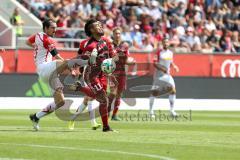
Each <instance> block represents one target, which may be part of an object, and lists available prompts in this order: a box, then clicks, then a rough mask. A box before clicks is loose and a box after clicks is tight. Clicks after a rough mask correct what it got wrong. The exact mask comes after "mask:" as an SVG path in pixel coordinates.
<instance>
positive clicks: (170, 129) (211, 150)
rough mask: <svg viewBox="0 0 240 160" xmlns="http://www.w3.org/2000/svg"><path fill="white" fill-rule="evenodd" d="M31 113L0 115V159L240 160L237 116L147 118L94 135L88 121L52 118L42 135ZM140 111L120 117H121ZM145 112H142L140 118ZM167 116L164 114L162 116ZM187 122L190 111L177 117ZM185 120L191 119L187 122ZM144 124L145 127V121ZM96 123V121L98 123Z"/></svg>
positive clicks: (47, 119)
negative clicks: (72, 126) (72, 124)
mask: <svg viewBox="0 0 240 160" xmlns="http://www.w3.org/2000/svg"><path fill="white" fill-rule="evenodd" d="M33 112H34V111H33V110H0V159H11V158H13V159H14V158H15V159H39V160H42V159H44V160H48V159H49V160H55V159H56V160H58V159H66V160H69V159H76V160H80V159H83V160H85V159H94V160H101V159H102V160H105V159H111V160H112V159H114V160H120V159H122V160H126V159H131V160H133V159H136V160H141V159H144V160H145V159H146V160H147V159H162V160H164V159H169V160H171V159H182V160H188V159H189V160H203V159H204V160H213V159H214V160H226V159H227V160H231V159H232V160H237V159H239V158H240V152H239V151H240V134H239V133H240V112H197V111H192V115H191V118H192V121H191V120H190V119H182V120H180V121H168V120H167V119H165V120H161V121H160V120H158V121H150V120H149V119H146V118H142V117H141V118H140V119H139V120H137V119H135V120H132V121H131V120H130V119H128V120H126V118H125V119H124V118H123V120H122V121H120V122H112V121H110V124H111V126H112V128H114V129H116V130H118V131H119V132H118V133H103V132H102V131H101V129H99V130H96V131H93V130H91V127H90V122H89V121H84V122H76V125H75V130H74V131H69V130H68V128H67V122H64V121H61V120H59V119H58V118H57V117H56V116H55V114H52V115H50V116H47V117H44V118H43V119H42V120H41V123H40V127H41V128H40V129H41V130H40V131H38V132H35V131H33V130H32V124H31V122H30V121H29V119H28V115H29V113H33ZM126 112H127V113H128V115H130V114H135V115H137V114H138V111H121V112H120V113H121V115H122V116H123V117H124V115H125V114H126ZM146 113H147V111H141V115H143V116H144V114H146ZM164 113H166V114H167V112H164ZM179 113H180V114H181V115H183V114H184V115H186V116H189V114H190V113H189V111H182V112H179ZM188 118H189V117H188ZM147 120H148V121H147ZM98 122H100V119H98Z"/></svg>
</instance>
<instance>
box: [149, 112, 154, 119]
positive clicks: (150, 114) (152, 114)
mask: <svg viewBox="0 0 240 160" xmlns="http://www.w3.org/2000/svg"><path fill="white" fill-rule="evenodd" d="M149 117H150V118H151V119H155V114H154V111H149Z"/></svg>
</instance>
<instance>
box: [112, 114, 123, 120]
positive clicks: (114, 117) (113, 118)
mask: <svg viewBox="0 0 240 160" xmlns="http://www.w3.org/2000/svg"><path fill="white" fill-rule="evenodd" d="M111 120H112V121H121V119H120V118H119V117H118V116H116V115H114V116H112V119H111Z"/></svg>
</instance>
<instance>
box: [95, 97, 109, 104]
mask: <svg viewBox="0 0 240 160" xmlns="http://www.w3.org/2000/svg"><path fill="white" fill-rule="evenodd" d="M97 101H98V102H99V103H101V104H108V98H107V97H104V96H102V97H100V98H98V99H97Z"/></svg>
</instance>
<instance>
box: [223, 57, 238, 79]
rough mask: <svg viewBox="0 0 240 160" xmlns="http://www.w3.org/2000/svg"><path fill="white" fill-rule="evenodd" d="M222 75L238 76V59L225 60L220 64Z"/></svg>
mask: <svg viewBox="0 0 240 160" xmlns="http://www.w3.org/2000/svg"><path fill="white" fill-rule="evenodd" d="M221 75H222V77H231V78H234V77H237V76H238V77H239V78H240V60H231V59H227V60H225V61H224V62H223V63H222V65H221Z"/></svg>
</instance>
